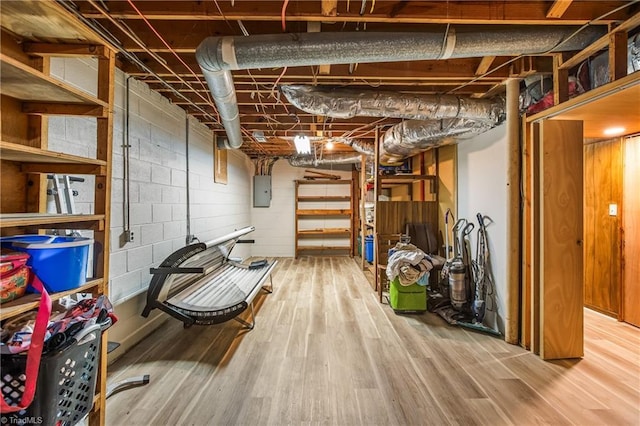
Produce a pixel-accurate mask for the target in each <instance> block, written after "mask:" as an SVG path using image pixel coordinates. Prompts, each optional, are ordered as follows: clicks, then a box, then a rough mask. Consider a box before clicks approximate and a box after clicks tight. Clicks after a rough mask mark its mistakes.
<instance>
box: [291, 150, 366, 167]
mask: <svg viewBox="0 0 640 426" xmlns="http://www.w3.org/2000/svg"><path fill="white" fill-rule="evenodd" d="M361 161H362V156H361V155H360V154H355V153H354V154H350V153H349V154H329V155H325V156H323V157H322V158H314V157H313V156H304V157H291V158H289V164H290V165H292V166H294V167H317V166H324V165H330V164H331V165H338V164H357V163H360V162H361Z"/></svg>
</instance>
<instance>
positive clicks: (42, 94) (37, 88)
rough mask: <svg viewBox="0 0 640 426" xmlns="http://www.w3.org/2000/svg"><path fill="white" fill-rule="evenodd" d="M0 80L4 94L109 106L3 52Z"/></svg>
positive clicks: (0, 60) (1, 55)
mask: <svg viewBox="0 0 640 426" xmlns="http://www.w3.org/2000/svg"><path fill="white" fill-rule="evenodd" d="M0 83H2V84H1V86H0V92H1V93H2V94H3V95H7V96H11V97H13V98H16V99H20V100H23V101H43V102H56V103H64V104H68V103H72V104H84V105H96V106H102V107H105V108H107V107H108V105H107V104H106V103H105V102H103V101H101V100H99V99H98V98H96V97H94V96H91V95H90V94H88V93H86V92H83V91H82V90H79V89H76V88H74V87H71V86H68V85H67V84H65V83H63V82H61V81H59V80H56V79H55V78H53V77H49V76H48V75H45V74H43V73H41V72H40V71H37V70H35V69H34V68H31V67H30V66H28V65H26V64H23V63H22V62H20V61H17V60H15V59H13V58H11V57H10V56H7V55H5V54H2V53H0Z"/></svg>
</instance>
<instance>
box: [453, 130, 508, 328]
mask: <svg viewBox="0 0 640 426" xmlns="http://www.w3.org/2000/svg"><path fill="white" fill-rule="evenodd" d="M457 159H458V162H457V169H458V217H459V218H466V219H467V220H469V221H473V223H474V224H475V229H474V232H473V233H472V235H471V248H472V256H473V257H475V255H476V241H477V233H476V231H477V229H478V223H477V219H476V214H477V213H482V214H483V215H485V216H489V217H490V218H491V219H492V220H493V223H492V224H491V225H489V226H488V227H487V236H488V240H489V250H490V256H491V260H492V272H493V277H494V283H495V296H496V302H497V308H498V309H497V316H496V315H493V314H491V313H487V316H486V319H485V323H486V324H487V325H489V326H491V327H495V326H496V324H497V327H498V330H500V332H501V333H503V334H504V314H505V310H506V304H505V298H506V294H507V286H506V278H507V263H506V260H507V135H506V125H504V124H503V125H502V126H499V127H496V128H495V129H492V130H490V131H488V132H486V133H483V134H481V135H479V136H476V137H474V138H472V139H469V140H466V141H464V142H461V143H459V144H458V157H457Z"/></svg>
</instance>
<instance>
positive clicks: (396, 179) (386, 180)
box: [378, 175, 436, 184]
mask: <svg viewBox="0 0 640 426" xmlns="http://www.w3.org/2000/svg"><path fill="white" fill-rule="evenodd" d="M435 179H436V177H435V176H434V175H394V176H380V177H379V178H378V182H380V183H382V184H394V183H395V184H399V183H402V184H408V183H413V182H418V181H421V180H435Z"/></svg>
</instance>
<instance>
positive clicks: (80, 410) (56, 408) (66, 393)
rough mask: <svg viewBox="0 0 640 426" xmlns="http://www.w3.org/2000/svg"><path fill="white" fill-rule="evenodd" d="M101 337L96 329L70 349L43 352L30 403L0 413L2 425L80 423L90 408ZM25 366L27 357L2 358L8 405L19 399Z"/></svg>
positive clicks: (69, 347)
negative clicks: (34, 391) (9, 411)
mask: <svg viewBox="0 0 640 426" xmlns="http://www.w3.org/2000/svg"><path fill="white" fill-rule="evenodd" d="M106 328H108V326H107V327H104V329H106ZM101 334H102V330H101V329H100V327H99V326H96V328H95V329H94V330H93V331H91V332H89V333H87V334H86V335H85V336H84V337H82V338H79V339H78V340H75V339H73V341H72V342H73V343H72V344H71V345H70V346H68V347H66V348H64V349H62V350H57V351H51V352H48V353H43V354H42V359H41V361H40V370H39V372H38V382H37V385H36V393H35V396H34V398H33V402H32V403H31V405H30V406H29V407H27V409H26V410H22V411H19V412H16V413H9V414H4V413H3V414H2V424H21V425H29V424H38V425H52V426H56V425H60V426H62V425H74V424H76V423H78V422H79V421H80V420H82V419H83V418H84V417H85V416H86V415H87V414H88V413H89V411H90V410H91V408H92V406H93V398H94V394H95V386H96V377H97V375H98V370H99V368H100V367H99V363H100V341H101ZM26 364H27V356H26V354H15V355H2V366H1V367H0V370H1V372H2V375H1V377H0V383H1V389H2V394H3V395H4V398H5V400H6V402H7V403H8V404H9V405H13V404H17V403H19V402H20V398H22V392H23V391H24V382H25V375H24V371H25V367H26Z"/></svg>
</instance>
